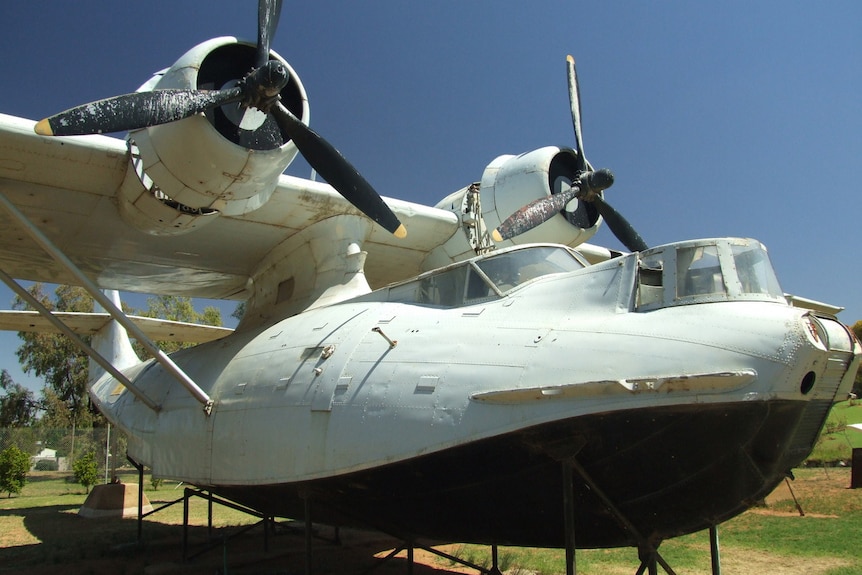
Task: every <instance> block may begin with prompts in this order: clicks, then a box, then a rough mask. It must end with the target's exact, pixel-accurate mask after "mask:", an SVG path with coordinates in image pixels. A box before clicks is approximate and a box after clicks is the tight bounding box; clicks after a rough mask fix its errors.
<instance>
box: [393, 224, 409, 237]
mask: <svg viewBox="0 0 862 575" xmlns="http://www.w3.org/2000/svg"><path fill="white" fill-rule="evenodd" d="M392 235H394V236H395V237H396V238H398V239H402V238H406V237H407V228H405V227H404V224H401V225H400V226H398V229H397V230H395V231H394V232H392Z"/></svg>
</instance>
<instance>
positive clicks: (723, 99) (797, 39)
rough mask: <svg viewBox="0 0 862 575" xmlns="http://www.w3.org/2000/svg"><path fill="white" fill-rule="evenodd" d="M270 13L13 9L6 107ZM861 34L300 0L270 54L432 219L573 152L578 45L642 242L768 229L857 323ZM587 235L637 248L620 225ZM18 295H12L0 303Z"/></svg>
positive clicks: (659, 14)
mask: <svg viewBox="0 0 862 575" xmlns="http://www.w3.org/2000/svg"><path fill="white" fill-rule="evenodd" d="M256 10H257V9H256V2H253V1H246V2H236V1H235V0H231V1H227V0H220V1H206V2H205V1H203V0H198V1H194V2H192V1H188V0H171V1H170V2H165V1H153V2H116V1H108V0H79V1H76V2H50V3H44V2H4V3H3V4H2V7H0V54H2V59H0V78H2V84H0V85H2V87H3V90H2V93H0V112H2V113H7V114H14V115H18V116H25V117H29V118H33V119H39V118H42V117H44V116H47V115H51V114H53V113H56V112H58V111H61V110H64V109H66V108H69V107H71V106H74V105H77V104H81V103H84V102H88V101H92V100H96V99H100V98H104V97H108V96H113V95H117V94H121V93H126V92H131V91H134V90H135V89H136V88H137V87H138V86H139V85H141V84H142V83H143V82H144V81H146V80H147V79H148V78H149V75H150V74H151V73H153V72H155V71H157V70H160V69H162V68H165V67H168V66H170V65H171V64H172V63H173V62H174V61H175V60H176V59H177V58H178V57H179V56H180V55H181V54H182V53H184V52H185V51H186V50H188V49H189V48H191V47H192V46H194V45H195V44H197V43H199V42H201V41H203V40H206V39H208V38H211V37H215V36H221V35H235V36H239V37H242V38H246V39H251V40H253V39H254V38H255V37H256V26H257V13H256ZM860 23H862V3H860V2H857V1H855V0H848V1H827V2H822V3H812V2H794V1H780V2H779V1H770V2H766V1H756V0H755V1H751V0H745V1H725V2H688V1H664V2H635V1H629V2H620V1H613V0H602V1H581V2H571V1H570V2H562V1H555V2H543V1H537V2H523V1H514V0H498V1H495V2H490V1H478V0H467V1H465V0H457V1H456V0H438V1H433V2H424V3H421V4H420V3H415V2H404V1H403V0H375V1H373V2H333V1H328V0H315V1H313V2H294V1H290V0H286V1H285V8H284V11H283V14H282V16H281V21H280V25H279V30H278V33H277V35H276V38H275V41H274V43H273V49H274V50H276V51H277V52H278V53H279V54H281V55H282V56H283V57H285V58H286V59H287V60H288V61H289V62H290V63H291V65H292V66H293V67H294V69H295V70H296V71H297V73H298V74H299V75H300V77H301V79H302V81H303V83H304V84H305V86H306V89H307V90H308V93H309V97H310V103H311V125H312V126H313V127H314V128H315V129H316V130H317V131H318V132H319V133H321V134H322V135H324V136H325V137H326V138H328V139H329V140H330V141H331V142H332V143H333V144H334V145H335V146H336V147H337V148H339V149H340V150H341V152H342V153H343V154H344V155H345V156H346V157H347V158H349V159H350V160H351V162H353V163H354V164H355V165H356V166H357V167H358V168H359V170H360V171H361V172H362V173H363V174H364V175H365V177H366V178H367V179H368V180H369V181H370V182H371V183H372V184H373V185H374V186H375V187H376V188H377V189H378V191H379V192H380V193H381V194H382V195H384V196H391V197H398V198H401V199H406V200H410V201H415V202H420V203H424V204H431V205H433V204H435V203H436V202H437V201H438V200H439V199H440V198H442V197H443V196H445V195H447V194H449V193H451V192H452V191H455V190H456V189H459V188H461V187H463V186H465V185H467V184H469V183H471V182H473V181H478V180H479V179H480V178H481V175H482V171H483V169H484V167H485V166H486V165H487V164H488V163H489V162H490V161H491V160H493V159H494V158H495V157H496V156H498V155H501V154H516V153H521V152H526V151H529V150H532V149H535V148H539V147H541V146H545V145H571V144H572V142H573V135H572V128H571V120H570V117H569V111H568V101H567V92H566V90H567V89H566V76H565V56H566V54H569V53H571V54H573V55H574V56H575V59H576V60H577V62H578V72H579V78H580V82H581V99H582V105H583V115H584V118H583V122H584V138H585V148H586V152H587V157H588V158H589V160H590V162H591V163H592V164H593V165H594V166H596V167H608V168H610V169H612V170H613V171H614V173H615V175H616V184H615V185H614V187H613V188H611V189H610V190H609V191H608V192H607V193H606V197H607V198H608V200H609V201H610V202H611V203H612V204H613V205H614V206H615V207H617V209H619V210H620V211H621V212H622V213H623V214H624V215H626V217H627V218H628V219H629V220H630V221H631V222H632V224H633V225H634V226H635V227H636V228H637V229H638V231H639V232H640V233H641V235H642V236H643V237H644V239H645V240H646V241H647V243H649V244H650V245H658V244H662V243H667V242H672V241H677V240H683V239H693V238H699V237H712V236H747V237H755V238H757V239H759V240H761V241H762V242H764V243H765V244H766V246H767V247H768V249H769V250H770V255H771V256H772V260H773V264H774V265H775V267H776V270H777V272H778V275H779V278H780V280H781V282H782V287H783V288H784V290H785V291H786V292H790V293H793V294H797V295H801V296H805V297H809V298H813V299H817V300H821V301H826V302H829V303H833V304H836V305H840V306H844V307H846V308H847V309H846V311H844V312H842V314H841V315H840V316H839V317H840V318H841V319H842V320H843V321H844V322H845V323H853V322H854V321H856V320H859V319H862V298H860V289H859V286H860V285H862V269H861V268H862V256H860V242H859V232H858V230H859V229H860V219H862V210H860V207H862V200H860V197H859V193H860V184H859V182H860V181H862V160H860V157H862V106H860V94H862V32H860ZM297 164H299V163H297ZM288 171H289V172H290V173H294V174H296V175H307V173H308V171H307V167H305V166H303V165H297V166H295V167H294V166H292V167H291V168H289V170H288ZM593 242H594V243H599V244H603V245H607V246H608V247H612V248H617V249H619V248H620V247H621V246H620V245H619V243H618V242H617V240H616V239H615V238H614V237H613V236H612V235H611V234H610V232H609V231H607V230H601V231H600V232H599V234H597V236H596V237H595V238H594V239H593ZM11 298H12V295H11V292H10V291H9V290H8V289H6V288H5V286H2V289H0V305H6V304H7V303H8V302H9V301H10V300H11ZM137 305H140V306H143V305H144V304H143V302H142V301H141V302H140V303H138V304H137ZM233 306H234V304H233V303H230V304H229V305H228V306H226V308H225V310H226V311H225V313H223V315H224V316H225V317H227V316H228V315H229V314H230V311H232V310H233ZM18 345H19V340H18V339H17V337H16V336H15V334H0V368H6V369H8V370H9V371H10V373H11V374H12V375H13V378H14V379H15V380H16V381H19V382H21V383H28V384H30V385H32V386H33V387H35V388H39V387H41V384H39V383H38V382H34V381H32V378H29V377H27V376H25V375H23V374H21V373H20V371H18V370H17V361H16V360H15V356H14V350H15V349H16V348H17V346H18Z"/></svg>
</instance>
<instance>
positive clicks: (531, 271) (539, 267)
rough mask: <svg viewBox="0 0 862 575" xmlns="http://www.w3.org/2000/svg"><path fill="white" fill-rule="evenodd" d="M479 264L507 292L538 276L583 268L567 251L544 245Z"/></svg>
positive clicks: (500, 288) (494, 257)
mask: <svg viewBox="0 0 862 575" xmlns="http://www.w3.org/2000/svg"><path fill="white" fill-rule="evenodd" d="M476 265H477V266H478V267H479V269H480V270H482V273H484V274H485V275H486V276H488V279H490V280H491V281H492V282H493V283H494V285H495V286H497V289H499V290H500V291H501V292H507V291H509V290H510V289H512V288H514V287H517V286H519V285H521V284H523V283H526V282H528V281H530V280H532V279H535V278H537V277H541V276H545V275H548V274H557V273H564V272H570V271H575V270H579V269H581V268H583V267H584V266H583V264H581V262H579V261H578V260H576V259H575V258H574V257H573V256H572V254H571V253H569V251H568V250H565V249H561V248H556V247H551V246H542V247H535V248H530V249H524V250H516V251H513V252H508V253H505V254H500V255H498V256H493V257H489V258H487V259H484V260H478V261H477V262H476Z"/></svg>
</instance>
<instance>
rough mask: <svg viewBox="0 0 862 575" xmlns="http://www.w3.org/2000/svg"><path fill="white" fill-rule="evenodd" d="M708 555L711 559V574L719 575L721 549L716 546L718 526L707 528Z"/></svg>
mask: <svg viewBox="0 0 862 575" xmlns="http://www.w3.org/2000/svg"><path fill="white" fill-rule="evenodd" d="M709 556H710V558H711V560H712V575H721V549H720V548H719V546H718V526H717V525H712V526H711V527H710V528H709Z"/></svg>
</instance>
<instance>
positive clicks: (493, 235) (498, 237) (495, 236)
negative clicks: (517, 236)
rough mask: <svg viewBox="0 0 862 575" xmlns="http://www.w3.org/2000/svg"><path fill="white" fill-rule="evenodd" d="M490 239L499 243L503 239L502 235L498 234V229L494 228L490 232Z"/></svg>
mask: <svg viewBox="0 0 862 575" xmlns="http://www.w3.org/2000/svg"><path fill="white" fill-rule="evenodd" d="M491 239H493V240H494V241H495V242H498V243H499V242H502V241H503V236H501V235H500V231H499V230H494V231H493V232H491Z"/></svg>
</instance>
